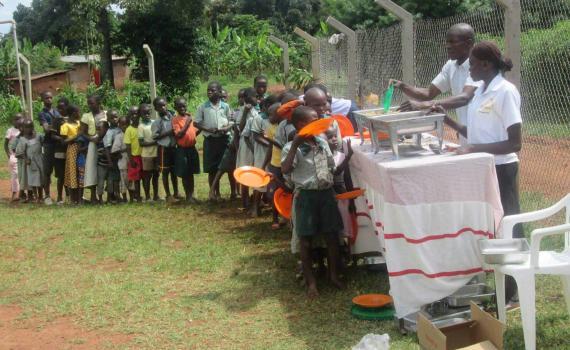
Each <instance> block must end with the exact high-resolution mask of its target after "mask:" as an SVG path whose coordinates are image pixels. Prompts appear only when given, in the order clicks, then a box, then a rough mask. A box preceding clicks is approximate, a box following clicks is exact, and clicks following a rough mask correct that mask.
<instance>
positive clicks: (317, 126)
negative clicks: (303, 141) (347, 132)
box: [299, 118, 334, 136]
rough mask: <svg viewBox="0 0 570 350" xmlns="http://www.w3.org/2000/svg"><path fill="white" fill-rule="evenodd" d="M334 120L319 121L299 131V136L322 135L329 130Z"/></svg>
mask: <svg viewBox="0 0 570 350" xmlns="http://www.w3.org/2000/svg"><path fill="white" fill-rule="evenodd" d="M333 120H334V119H332V118H323V119H317V120H315V121H313V122H311V123H309V124H308V125H306V126H305V127H304V128H303V129H301V130H300V131H299V135H301V136H317V135H320V134H322V133H323V132H325V131H327V129H328V128H329V127H330V126H331V124H332V122H333Z"/></svg>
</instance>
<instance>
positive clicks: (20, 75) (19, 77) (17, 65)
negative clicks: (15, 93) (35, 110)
mask: <svg viewBox="0 0 570 350" xmlns="http://www.w3.org/2000/svg"><path fill="white" fill-rule="evenodd" d="M0 24H11V25H12V35H13V37H14V51H16V68H17V70H18V82H19V84H20V98H21V99H22V108H26V100H25V99H24V85H23V84H22V68H20V56H19V52H18V45H19V44H18V34H16V21H14V20H13V19H10V20H7V21H0Z"/></svg>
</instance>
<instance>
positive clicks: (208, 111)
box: [194, 101, 231, 137]
mask: <svg viewBox="0 0 570 350" xmlns="http://www.w3.org/2000/svg"><path fill="white" fill-rule="evenodd" d="M230 118H231V111H230V106H229V105H228V104H227V103H225V102H223V101H219V102H218V103H217V104H213V103H212V102H210V101H206V102H205V103H204V104H202V105H201V106H200V107H198V111H197V112H196V117H195V118H194V122H195V123H196V124H200V125H202V126H203V127H205V128H208V129H221V128H225V127H226V126H228V125H230ZM202 134H203V135H204V137H222V136H225V135H222V134H212V133H209V132H207V131H202Z"/></svg>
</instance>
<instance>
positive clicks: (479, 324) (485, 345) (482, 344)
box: [418, 302, 506, 350]
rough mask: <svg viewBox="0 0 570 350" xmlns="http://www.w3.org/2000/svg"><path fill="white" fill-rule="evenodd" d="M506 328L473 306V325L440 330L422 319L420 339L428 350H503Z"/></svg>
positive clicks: (419, 326)
mask: <svg viewBox="0 0 570 350" xmlns="http://www.w3.org/2000/svg"><path fill="white" fill-rule="evenodd" d="M505 328H506V327H505V325H504V324H503V323H502V322H500V321H499V320H497V319H496V318H494V317H493V316H491V315H489V314H488V313H486V312H485V311H483V310H481V309H480V308H479V307H478V306H477V305H476V304H475V303H473V302H471V321H466V322H464V323H459V324H454V325H451V326H447V327H443V328H437V327H436V326H435V325H434V324H433V323H431V322H430V321H429V320H428V319H427V318H426V317H425V316H424V315H422V314H420V315H419V316H418V339H419V341H420V348H422V349H424V350H503V333H504V332H505Z"/></svg>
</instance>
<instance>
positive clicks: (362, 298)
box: [352, 294, 392, 308]
mask: <svg viewBox="0 0 570 350" xmlns="http://www.w3.org/2000/svg"><path fill="white" fill-rule="evenodd" d="M352 303H353V304H355V305H358V306H360V307H367V308H377V307H383V306H386V305H388V304H391V303H392V297H391V296H389V295H385V294H362V295H359V296H356V297H354V298H352Z"/></svg>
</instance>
